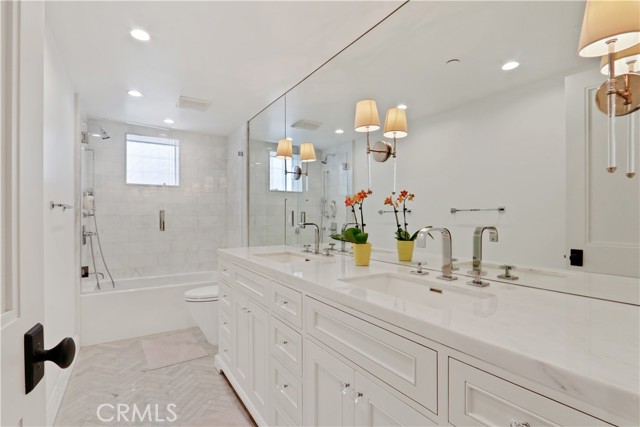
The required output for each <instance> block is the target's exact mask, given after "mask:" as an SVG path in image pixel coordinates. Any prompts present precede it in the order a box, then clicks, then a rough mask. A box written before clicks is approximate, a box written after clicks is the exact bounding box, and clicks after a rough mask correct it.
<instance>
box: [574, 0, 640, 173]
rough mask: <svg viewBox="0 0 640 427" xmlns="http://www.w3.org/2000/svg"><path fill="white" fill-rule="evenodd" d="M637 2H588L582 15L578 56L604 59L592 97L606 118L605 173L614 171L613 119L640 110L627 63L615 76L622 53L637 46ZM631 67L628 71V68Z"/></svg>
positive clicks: (631, 167)
mask: <svg viewBox="0 0 640 427" xmlns="http://www.w3.org/2000/svg"><path fill="white" fill-rule="evenodd" d="M639 16H640V2H638V1H620V0H589V1H588V2H587V5H586V8H585V11H584V20H583V22H582V32H581V34H580V43H579V47H578V54H579V55H580V56H583V57H596V56H604V57H606V59H603V62H606V64H607V68H608V70H607V71H608V74H609V78H608V79H607V81H606V82H604V83H603V84H602V85H601V86H600V88H599V89H598V92H597V93H596V101H595V102H596V105H597V107H598V108H599V109H600V111H602V112H603V113H604V114H606V115H607V122H608V123H607V171H608V172H610V173H613V172H615V171H616V169H617V166H616V138H615V118H616V117H619V116H625V115H628V114H631V113H633V112H634V111H636V110H638V109H640V75H638V74H637V71H636V70H637V67H635V65H633V64H634V63H630V64H629V65H628V66H627V68H626V69H625V68H624V67H623V71H624V72H623V73H616V67H617V66H618V65H620V64H621V63H620V61H622V62H623V63H624V58H625V57H624V56H623V52H624V51H625V50H627V49H630V48H633V46H634V45H637V44H639V43H640V19H638V17H639ZM632 65H633V66H634V68H633V69H632V68H631V66H632ZM633 122H634V120H633V119H631V118H630V120H629V144H628V150H627V155H628V156H629V158H628V159H627V176H628V177H629V178H632V177H633V176H635V164H634V163H635V162H634V160H633V156H634V155H635V153H634V151H635V148H634V144H635V141H634V139H635V125H634V123H633Z"/></svg>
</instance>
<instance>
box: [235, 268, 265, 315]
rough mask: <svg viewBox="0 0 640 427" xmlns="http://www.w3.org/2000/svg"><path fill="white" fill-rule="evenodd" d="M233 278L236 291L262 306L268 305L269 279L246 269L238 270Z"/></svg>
mask: <svg viewBox="0 0 640 427" xmlns="http://www.w3.org/2000/svg"><path fill="white" fill-rule="evenodd" d="M235 276H236V280H235V284H236V286H237V288H238V289H240V290H241V291H242V292H244V293H245V294H247V295H249V296H250V297H251V298H253V299H254V300H256V301H257V302H259V303H261V304H262V305H264V306H267V305H268V304H267V298H268V295H269V294H268V292H269V279H267V278H266V277H264V276H261V275H259V274H257V273H254V272H253V271H250V270H246V269H238V270H237V271H236V274H235Z"/></svg>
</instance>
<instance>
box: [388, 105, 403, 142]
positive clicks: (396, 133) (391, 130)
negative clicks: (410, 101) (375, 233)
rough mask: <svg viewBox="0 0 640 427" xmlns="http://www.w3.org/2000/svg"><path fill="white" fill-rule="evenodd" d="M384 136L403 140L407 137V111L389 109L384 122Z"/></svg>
mask: <svg viewBox="0 0 640 427" xmlns="http://www.w3.org/2000/svg"><path fill="white" fill-rule="evenodd" d="M384 136H385V137H387V138H396V139H397V138H404V137H405V136H407V111H406V110H402V109H400V108H389V109H388V110H387V117H386V119H385V121H384Z"/></svg>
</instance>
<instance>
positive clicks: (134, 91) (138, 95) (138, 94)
mask: <svg viewBox="0 0 640 427" xmlns="http://www.w3.org/2000/svg"><path fill="white" fill-rule="evenodd" d="M127 93H128V94H129V95H131V96H134V97H136V98H140V97H141V96H142V93H141V92H138V91H137V90H133V89H132V90H130V91H129V92H127Z"/></svg>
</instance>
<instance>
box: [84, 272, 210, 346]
mask: <svg viewBox="0 0 640 427" xmlns="http://www.w3.org/2000/svg"><path fill="white" fill-rule="evenodd" d="M216 275H217V273H216V272H213V271H206V272H199V273H186V274H176V275H172V276H155V277H140V278H133V279H121V280H116V287H115V289H113V288H112V287H111V282H110V281H108V280H100V286H101V287H102V290H95V279H94V280H88V281H85V282H84V283H83V284H82V291H83V292H82V294H81V295H80V316H81V318H80V342H81V344H82V345H83V346H85V345H92V344H100V343H105V342H110V341H117V340H123V339H127V338H134V337H140V336H144V335H150V334H158V333H161V332H168V331H174V330H177V329H185V328H190V327H195V326H196V324H195V323H194V322H193V320H192V319H191V316H190V315H189V312H188V311H187V307H186V302H185V301H184V293H185V291H187V290H189V289H193V288H198V287H202V286H211V285H214V284H215V283H216V281H217V280H216V279H217V278H216Z"/></svg>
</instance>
